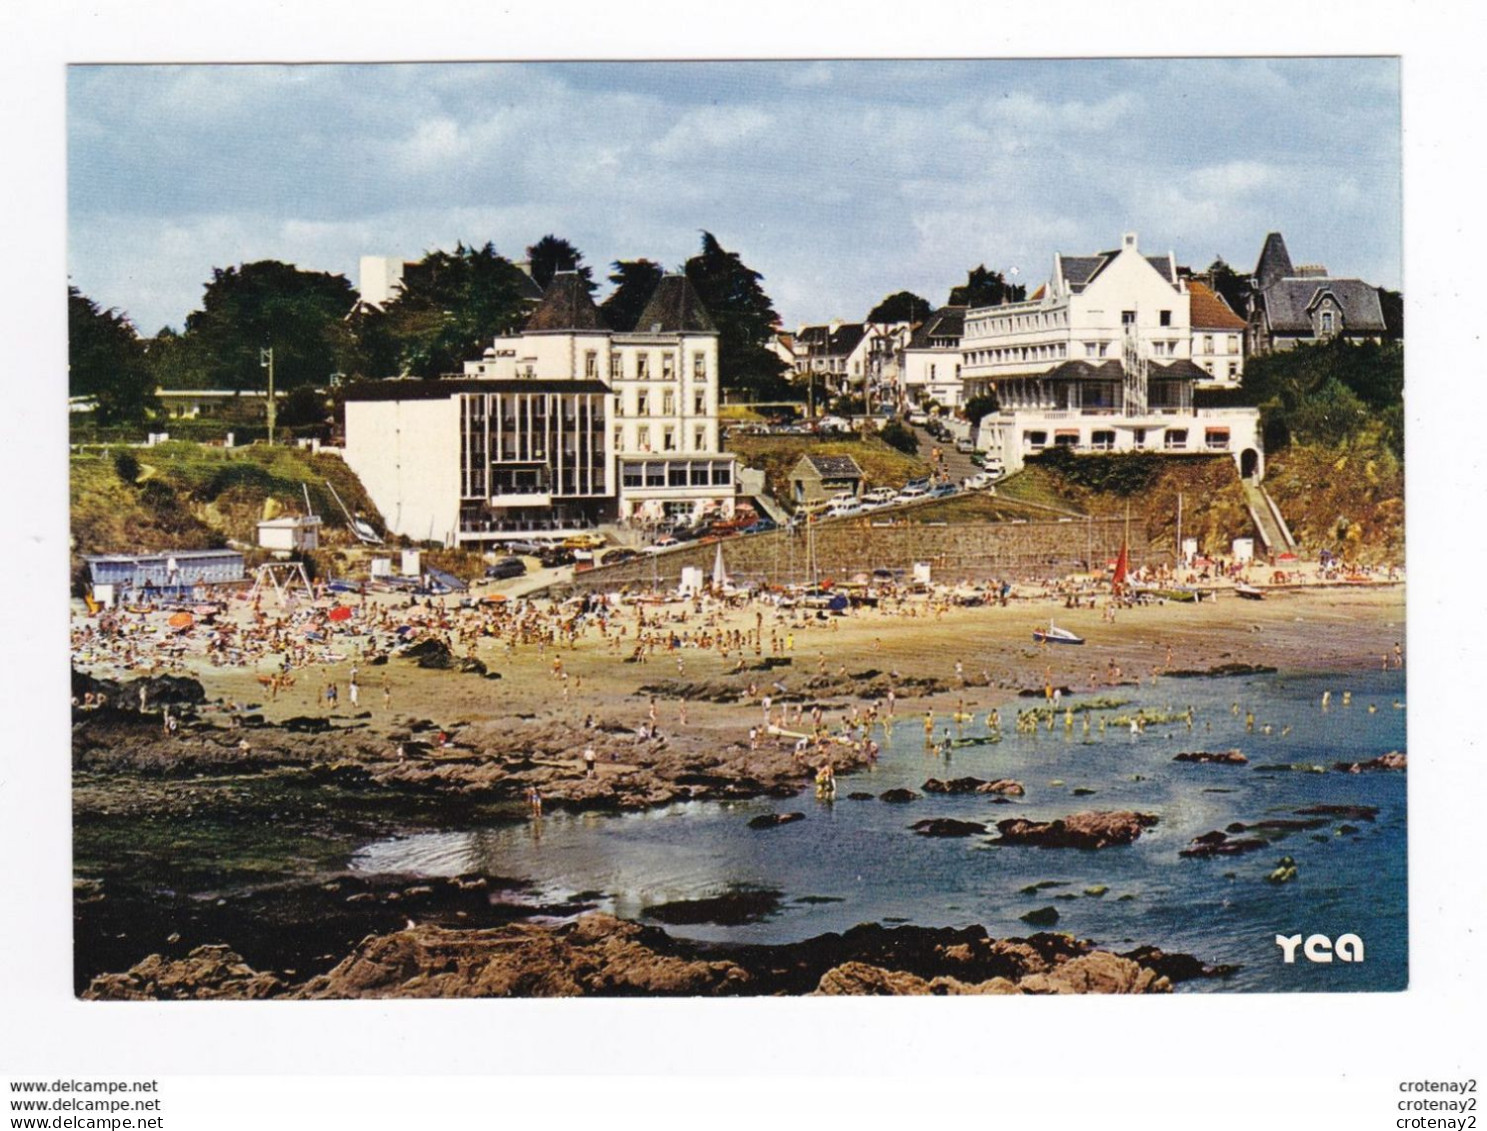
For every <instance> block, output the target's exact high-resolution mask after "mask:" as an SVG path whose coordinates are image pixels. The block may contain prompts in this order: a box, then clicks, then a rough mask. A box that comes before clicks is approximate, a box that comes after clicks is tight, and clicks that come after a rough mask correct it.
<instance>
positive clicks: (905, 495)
mask: <svg viewBox="0 0 1487 1131" xmlns="http://www.w3.org/2000/svg"><path fill="white" fill-rule="evenodd" d="M928 494H929V488H928V487H918V486H915V487H905V488H904V489H903V490H902V491H900V492H899V493H898V496H897V498H898V501H899V502H901V503H912V502H913V501H914V500H915V499H922V498H924V497H925V496H927V495H928Z"/></svg>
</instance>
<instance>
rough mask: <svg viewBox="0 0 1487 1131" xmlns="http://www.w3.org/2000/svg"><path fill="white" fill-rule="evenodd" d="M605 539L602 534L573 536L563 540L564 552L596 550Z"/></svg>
mask: <svg viewBox="0 0 1487 1131" xmlns="http://www.w3.org/2000/svg"><path fill="white" fill-rule="evenodd" d="M606 541H607V539H606V538H605V537H604V535H602V534H574V535H571V536H570V537H568V538H564V539H563V549H565V550H597V549H599V548H601V547H602V546H603V545H604V543H605V542H606Z"/></svg>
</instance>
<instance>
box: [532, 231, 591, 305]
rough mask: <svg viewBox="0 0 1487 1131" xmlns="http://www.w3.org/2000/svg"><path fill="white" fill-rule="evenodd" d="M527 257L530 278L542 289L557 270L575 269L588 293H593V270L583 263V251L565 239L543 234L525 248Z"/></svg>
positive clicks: (544, 288)
mask: <svg viewBox="0 0 1487 1131" xmlns="http://www.w3.org/2000/svg"><path fill="white" fill-rule="evenodd" d="M527 259H528V260H530V261H531V264H532V278H533V279H535V280H537V285H538V286H539V287H541V288H542V289H543V290H544V291H545V290H547V284H548V283H550V282H552V277H553V276H554V275H556V274H557V273H558V272H559V271H577V272H578V276H579V278H581V279H582V280H583V285H584V286H585V287H587V288H588V290H589V294H593V293H594V286H595V284H594V272H593V271H592V270H591V269H590V268H589V267H586V266H585V265H584V262H583V252H581V251H579V250H578V248H576V247H574V246H573V245H572V244H571V243H569V242H568V241H567V240H565V239H559V238H558V237H557V236H554V235H551V234H549V235H545V236H543V237H542V238H541V239H540V240H538V241H537V242H536V243H534V244H533V245H532V246H531V247H529V248H527Z"/></svg>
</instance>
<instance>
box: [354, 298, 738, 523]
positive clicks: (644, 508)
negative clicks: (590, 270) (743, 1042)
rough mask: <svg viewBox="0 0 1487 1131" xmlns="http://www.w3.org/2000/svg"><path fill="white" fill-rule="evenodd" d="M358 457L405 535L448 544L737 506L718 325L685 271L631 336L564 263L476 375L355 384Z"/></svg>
mask: <svg viewBox="0 0 1487 1131" xmlns="http://www.w3.org/2000/svg"><path fill="white" fill-rule="evenodd" d="M345 458H346V462H347V464H348V465H350V467H351V468H352V470H354V471H355V472H356V473H357V474H358V475H359V476H360V477H361V480H362V482H363V484H364V485H365V486H366V488H367V492H368V494H369V495H370V496H371V498H372V500H373V502H375V503H376V504H377V507H378V509H379V510H380V511H381V512H382V514H383V515H384V517H385V518H386V519H387V522H388V526H389V528H390V529H391V530H392V531H393V532H394V533H397V534H403V535H406V536H407V537H410V538H417V539H420V540H425V539H426V540H433V541H442V542H444V543H445V544H446V545H454V544H460V543H488V542H498V541H501V540H503V539H511V538H516V537H520V536H521V535H523V534H525V533H528V532H532V531H563V530H579V529H584V528H587V527H591V526H593V525H595V524H597V523H601V522H607V521H611V520H613V519H615V518H618V517H625V518H631V517H634V518H651V519H660V518H662V517H663V516H679V517H690V516H693V515H696V514H699V513H700V512H701V511H703V510H705V509H708V508H710V507H717V508H720V509H722V510H723V511H724V512H725V513H727V512H730V511H731V510H732V507H733V502H734V494H735V488H734V482H735V474H734V457H733V456H732V455H731V454H728V453H725V452H722V451H720V450H719V445H718V335H717V330H716V329H715V328H714V327H713V324H712V321H711V319H710V318H709V316H708V314H707V311H706V310H705V309H704V308H703V306H702V303H701V301H700V299H698V297H697V294H696V292H695V291H694V290H693V288H692V286H691V284H690V283H688V282H687V280H686V277H685V276H683V275H667V276H665V277H664V278H663V279H662V280H661V282H660V284H659V285H658V286H657V288H656V291H655V294H654V295H652V297H651V299H650V302H649V303H648V305H647V306H646V309H645V311H644V312H643V313H642V314H641V317H640V320H639V322H638V323H637V324H636V329H635V330H634V331H633V332H629V333H616V332H614V331H612V330H610V329H609V328H608V327H607V326H605V324H604V322H603V318H602V316H601V315H600V313H599V310H598V308H597V307H596V306H595V305H594V303H593V300H592V299H591V298H590V297H589V294H588V290H587V288H586V287H585V286H584V284H583V281H582V280H581V279H580V278H579V276H578V275H577V274H576V273H574V272H559V273H558V274H556V275H555V276H554V277H553V280H552V282H551V283H550V284H549V286H548V288H547V291H546V293H545V294H544V295H543V298H542V301H541V302H540V303H539V304H538V305H537V308H536V309H535V310H534V311H533V312H532V314H531V316H530V318H529V319H528V320H527V324H526V326H525V327H524V329H523V330H522V332H521V333H520V334H517V335H513V336H510V337H503V338H497V339H495V341H494V343H493V344H492V345H491V346H490V347H489V348H488V349H486V351H485V353H484V355H483V356H482V357H480V358H479V359H477V360H474V361H469V362H466V363H465V371H464V373H463V374H461V375H458V376H455V377H452V378H448V379H444V380H436V381H421V380H392V381H378V382H370V383H367V384H365V385H359V386H353V387H352V388H351V389H350V390H348V392H347V396H346V448H345Z"/></svg>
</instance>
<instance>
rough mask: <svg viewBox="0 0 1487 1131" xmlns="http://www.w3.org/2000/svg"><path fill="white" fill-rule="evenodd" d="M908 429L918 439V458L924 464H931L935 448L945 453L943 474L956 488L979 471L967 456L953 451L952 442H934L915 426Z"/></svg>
mask: <svg viewBox="0 0 1487 1131" xmlns="http://www.w3.org/2000/svg"><path fill="white" fill-rule="evenodd" d="M910 427H912V428H913V429H914V435H915V436H917V437H919V456H920V458H921V459H923V460H925V461H926V462H932V454H933V452H934V450H935V449H936V448H939V449H940V451H942V452H944V453H945V462H944V465H943V466H944V468H945V473H946V474H947V475H948V476H949V477H950V482H952V483H954V484H955V485H956V486H957V487H958V486H960V483H961V481H962V480H964V479H966V478H967V477H969V476H971V475H974V474H976V472H978V471H980V470H981V469H980V468H979V467H977V466H976V465H975V464H974V463H972V462H971V457H970V456H969V455H967V454H963V453H961V452H957V451H956V450H955V442H954V441H953V440H946V441H941V440H936V439H935V438H934V437H933V436H931V435H930V434H929V433H928V432H926V431H925V430H924V429H923V428H920V427H918V426H916V425H911V426H910Z"/></svg>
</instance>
